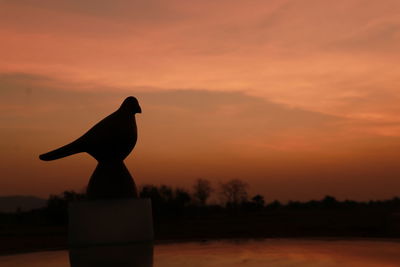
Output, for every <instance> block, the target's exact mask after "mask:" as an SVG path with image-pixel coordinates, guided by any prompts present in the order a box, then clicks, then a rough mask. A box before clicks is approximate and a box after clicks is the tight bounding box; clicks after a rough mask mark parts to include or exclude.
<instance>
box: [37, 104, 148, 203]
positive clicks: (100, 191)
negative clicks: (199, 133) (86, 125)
mask: <svg viewBox="0 0 400 267" xmlns="http://www.w3.org/2000/svg"><path fill="white" fill-rule="evenodd" d="M141 112H142V110H141V108H140V106H139V103H138V101H137V99H136V98H135V97H133V96H130V97H128V98H126V99H125V100H124V102H123V103H122V105H121V107H120V108H119V109H118V110H117V111H115V112H114V113H112V114H111V115H109V116H108V117H106V118H105V119H103V120H102V121H100V122H99V123H97V124H96V125H95V126H93V127H92V128H91V129H90V130H89V131H87V132H86V133H85V134H84V135H82V136H81V137H79V138H78V139H76V140H75V141H73V142H72V143H69V144H68V145H65V146H63V147H60V148H58V149H56V150H53V151H50V152H48V153H45V154H42V155H40V156H39V158H40V159H41V160H46V161H49V160H55V159H59V158H63V157H67V156H70V155H73V154H76V153H81V152H87V153H89V154H90V155H91V156H93V157H94V158H95V159H96V160H97V161H98V164H97V167H96V169H95V170H94V172H93V174H92V176H91V178H90V181H89V185H88V187H87V195H88V197H89V198H91V199H103V198H124V197H133V198H135V197H137V189H136V185H135V182H134V181H133V179H132V176H131V175H130V173H129V171H128V169H127V168H126V166H125V164H124V162H123V160H124V159H125V158H126V157H127V156H128V155H129V153H130V152H131V151H132V149H133V148H134V147H135V145H136V141H137V127H136V121H135V114H136V113H141Z"/></svg>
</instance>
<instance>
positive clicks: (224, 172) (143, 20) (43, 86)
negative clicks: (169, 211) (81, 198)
mask: <svg viewBox="0 0 400 267" xmlns="http://www.w3.org/2000/svg"><path fill="white" fill-rule="evenodd" d="M399 62H400V1H398V0H380V1H377V0H337V1H321V0H288V1H286V0H268V1H266V0H261V1H257V0H252V1H244V0H243V1H236V0H221V1H214V0H203V1H183V0H182V1H159V0H147V1H139V0H113V1H109V0H79V1H78V0H57V1H54V0H40V1H35V0H0V176H1V179H0V195H16V194H18V195H22V194H23V195H37V196H41V197H47V196H48V195H49V194H51V193H52V194H56V193H60V192H62V191H64V190H67V189H73V190H77V191H80V190H82V189H83V188H84V187H85V186H86V184H87V182H88V179H89V176H90V175H91V173H92V171H93V170H94V168H95V165H96V162H95V160H94V159H92V158H91V157H90V156H89V155H87V154H79V155H75V156H71V157H68V158H65V159H61V160H57V161H54V162H42V161H40V160H39V159H38V155H39V154H41V153H44V152H47V151H49V150H51V149H54V148H57V147H59V146H61V145H64V144H66V143H68V142H70V141H73V140H74V139H75V138H77V137H79V136H80V135H81V134H83V133H84V132H85V131H86V130H88V129H89V128H90V127H91V126H93V125H94V124H95V123H96V122H98V121H99V120H100V119H102V118H103V117H105V116H106V115H108V114H110V113H111V112H113V111H114V110H116V109H117V108H118V107H119V105H120V103H121V102H122V100H123V99H124V98H125V97H126V96H128V95H134V96H136V97H137V98H138V99H139V101H140V103H141V106H142V110H143V113H142V114H139V115H137V123H138V127H139V140H138V144H137V146H136V148H135V150H134V152H133V153H132V154H131V155H130V156H129V157H128V158H127V160H126V164H127V166H128V168H129V169H130V171H131V173H132V175H133V176H134V178H135V181H136V183H137V184H138V185H142V184H147V183H151V184H162V183H165V184H169V185H173V186H182V187H186V188H187V189H189V188H191V186H192V184H193V182H194V180H195V179H196V178H199V177H201V178H207V179H209V180H211V181H212V182H213V184H214V186H216V185H218V183H219V182H223V181H226V180H228V179H233V178H238V179H242V180H245V181H246V182H247V183H248V184H249V185H250V187H249V191H250V193H251V194H255V193H261V194H263V195H264V196H265V198H266V200H267V202H268V201H271V200H273V199H279V200H282V201H287V200H290V199H291V200H309V199H319V198H322V197H323V196H325V195H327V194H330V195H334V196H336V197H337V198H338V199H346V198H348V199H356V200H367V199H386V198H391V197H394V196H396V195H397V196H399V195H400V157H399V156H400V116H399V114H400V64H399Z"/></svg>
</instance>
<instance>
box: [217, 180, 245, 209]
mask: <svg viewBox="0 0 400 267" xmlns="http://www.w3.org/2000/svg"><path fill="white" fill-rule="evenodd" d="M247 187H248V185H247V184H246V183H245V182H243V181H241V180H239V179H233V180H230V181H228V182H226V183H221V184H220V191H219V194H220V197H221V199H222V201H224V203H225V204H226V205H227V206H238V205H239V204H240V203H242V202H244V201H246V200H247V191H246V189H247Z"/></svg>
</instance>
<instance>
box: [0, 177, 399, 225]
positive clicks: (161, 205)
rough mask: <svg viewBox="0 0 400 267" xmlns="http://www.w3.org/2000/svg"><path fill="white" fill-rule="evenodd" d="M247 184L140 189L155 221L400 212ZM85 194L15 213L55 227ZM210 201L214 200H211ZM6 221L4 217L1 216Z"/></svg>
mask: <svg viewBox="0 0 400 267" xmlns="http://www.w3.org/2000/svg"><path fill="white" fill-rule="evenodd" d="M247 189H248V185H247V184H246V183H245V182H243V181H241V180H238V179H233V180H230V181H227V182H225V183H220V184H218V185H217V186H216V188H214V187H213V186H212V184H211V182H210V181H208V180H206V179H197V180H196V181H195V183H194V185H193V187H192V188H191V190H186V189H184V188H180V187H171V186H168V185H160V186H156V185H144V186H141V187H140V188H139V196H140V197H141V198H150V199H151V201H152V206H153V215H154V218H155V220H158V219H163V218H164V219H165V218H167V219H168V218H174V217H177V216H192V215H195V216H208V215H213V214H214V215H215V214H218V215H221V214H232V212H233V214H236V215H238V214H239V215H240V214H243V213H248V212H258V213H268V212H272V211H274V212H275V211H297V210H305V211H318V210H351V209H358V210H360V209H375V210H376V209H379V210H385V211H388V212H399V211H400V198H398V197H395V198H393V199H390V200H384V201H369V202H357V201H352V200H345V201H338V200H336V199H335V198H334V197H332V196H326V197H324V198H323V199H321V200H311V201H307V202H300V201H289V202H288V203H284V204H283V203H281V202H279V201H277V200H275V201H271V202H268V201H266V200H265V199H264V197H263V196H262V195H260V194H256V195H254V196H249V193H248V191H247ZM85 198H86V196H85V195H84V194H80V193H76V192H73V191H65V192H64V193H62V194H60V195H51V196H50V197H49V199H48V201H47V205H46V207H45V208H43V209H41V210H35V211H30V212H22V213H16V214H17V215H18V216H19V217H18V218H20V220H22V221H24V220H27V218H28V219H29V220H32V218H34V220H36V221H41V222H43V221H48V222H50V223H54V224H66V223H67V221H68V203H69V202H71V201H81V200H84V199H85ZM211 198H212V199H213V201H210V200H211ZM2 216H3V218H4V216H5V215H4V214H3V215H2Z"/></svg>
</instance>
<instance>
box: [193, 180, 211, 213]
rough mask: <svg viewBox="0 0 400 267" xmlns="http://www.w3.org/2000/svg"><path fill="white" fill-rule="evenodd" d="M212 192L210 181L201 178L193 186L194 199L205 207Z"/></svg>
mask: <svg viewBox="0 0 400 267" xmlns="http://www.w3.org/2000/svg"><path fill="white" fill-rule="evenodd" d="M212 191H213V189H212V187H211V183H210V181H208V180H206V179H201V178H200V179H197V180H196V182H195V184H194V186H193V197H194V199H195V200H196V201H197V202H198V203H199V204H200V205H201V206H205V205H206V203H207V199H208V198H209V197H210V195H211V193H212Z"/></svg>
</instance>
